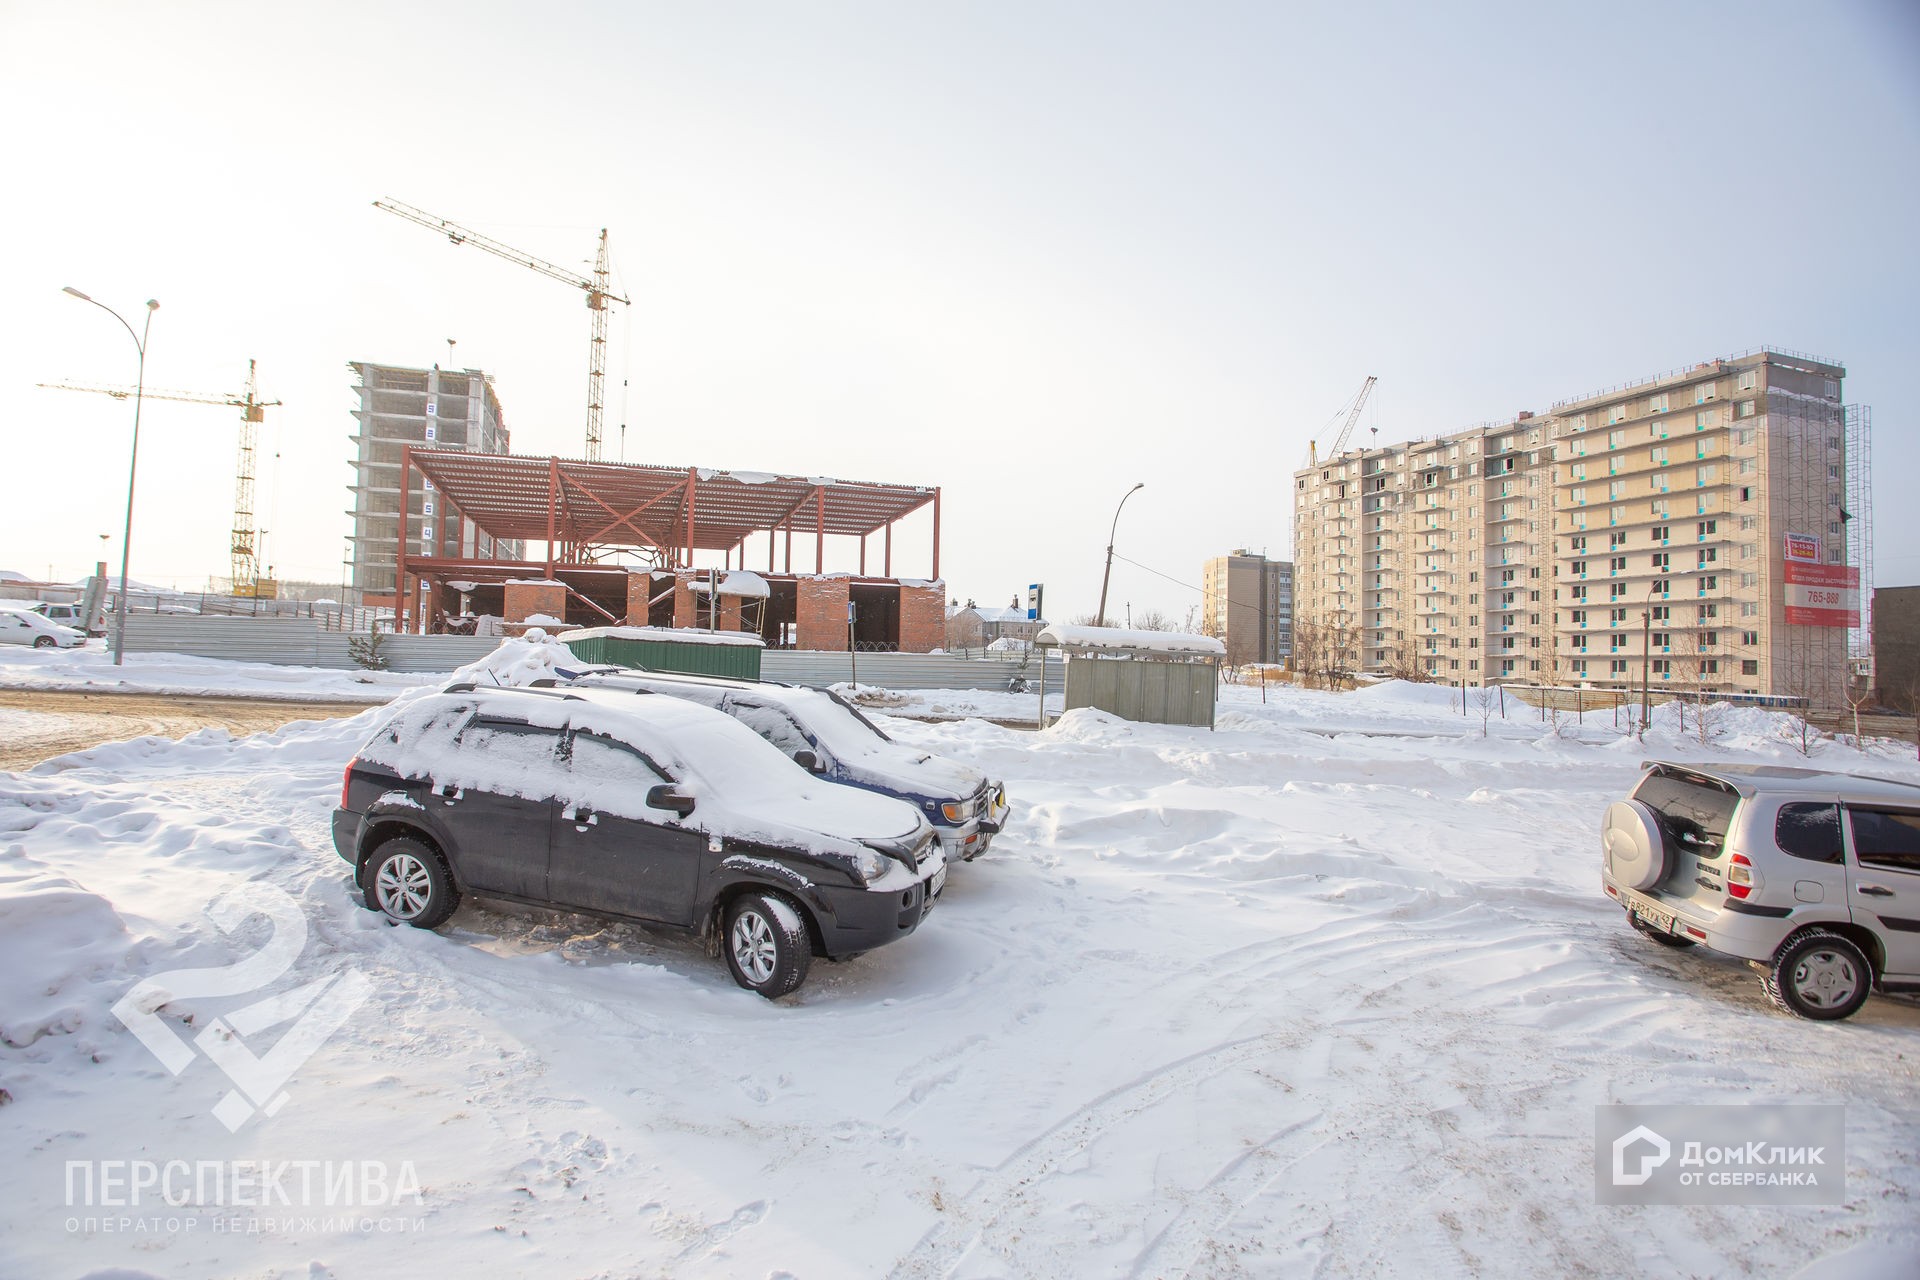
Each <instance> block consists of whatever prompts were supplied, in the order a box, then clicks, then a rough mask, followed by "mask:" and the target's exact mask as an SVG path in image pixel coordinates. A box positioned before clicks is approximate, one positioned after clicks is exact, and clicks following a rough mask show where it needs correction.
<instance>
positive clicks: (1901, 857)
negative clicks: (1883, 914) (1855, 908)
mask: <svg viewBox="0 0 1920 1280" xmlns="http://www.w3.org/2000/svg"><path fill="white" fill-rule="evenodd" d="M1847 819H1848V821H1849V823H1850V825H1851V826H1852V827H1853V856H1854V858H1855V859H1856V860H1857V861H1858V862H1859V863H1860V865H1861V866H1863V867H1878V868H1880V869H1882V870H1886V871H1904V872H1908V873H1910V874H1915V875H1920V812H1909V811H1904V810H1900V809H1857V808H1854V807H1852V806H1851V805H1850V806H1848V808H1847Z"/></svg>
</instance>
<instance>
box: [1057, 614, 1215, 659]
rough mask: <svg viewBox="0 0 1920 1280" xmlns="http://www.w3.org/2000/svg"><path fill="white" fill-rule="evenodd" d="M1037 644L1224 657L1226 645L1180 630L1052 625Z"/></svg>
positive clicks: (1207, 637) (1213, 639)
mask: <svg viewBox="0 0 1920 1280" xmlns="http://www.w3.org/2000/svg"><path fill="white" fill-rule="evenodd" d="M1034 643H1035V644H1039V645H1087V646H1092V647H1095V648H1101V649H1148V650H1152V651H1154V652H1157V653H1198V654H1214V655H1217V656H1222V657H1224V656H1225V655H1226V652H1227V646H1225V645H1224V644H1222V643H1220V641H1218V640H1216V639H1215V638H1214V637H1212V636H1195V635H1187V634H1185V633H1183V632H1179V631H1130V630H1128V629H1127V628H1125V627H1075V626H1069V625H1067V624H1065V623H1058V622H1056V623H1053V624H1052V625H1050V626H1048V627H1047V628H1046V629H1045V630H1044V631H1042V632H1041V633H1040V634H1039V635H1038V636H1036V637H1035V638H1034Z"/></svg>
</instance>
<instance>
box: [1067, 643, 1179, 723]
mask: <svg viewBox="0 0 1920 1280" xmlns="http://www.w3.org/2000/svg"><path fill="white" fill-rule="evenodd" d="M1215 682H1216V677H1215V675H1214V668H1213V666H1212V664H1210V663H1205V662H1143V661H1132V660H1124V659H1111V658H1092V657H1081V658H1075V659H1074V660H1072V661H1071V662H1069V663H1068V664H1067V696H1066V707H1067V709H1068V710H1072V709H1073V708H1075V707H1094V708H1097V709H1098V710H1101V711H1105V712H1107V713H1109V714H1111V715H1116V716H1119V717H1120V718H1121V719H1122V720H1134V721H1138V722H1140V723H1142V724H1188V725H1196V726H1198V727H1200V728H1211V727H1212V726H1213V707H1214V696H1215V691H1216V683H1215ZM1048 683H1049V684H1051V683H1052V677H1051V676H1049V677H1048Z"/></svg>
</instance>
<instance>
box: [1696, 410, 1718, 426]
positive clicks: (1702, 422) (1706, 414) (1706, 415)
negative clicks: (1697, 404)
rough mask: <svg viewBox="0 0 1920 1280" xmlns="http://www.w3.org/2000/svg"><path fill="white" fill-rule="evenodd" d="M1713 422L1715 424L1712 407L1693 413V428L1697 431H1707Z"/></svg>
mask: <svg viewBox="0 0 1920 1280" xmlns="http://www.w3.org/2000/svg"><path fill="white" fill-rule="evenodd" d="M1713 424H1714V413H1713V410H1711V409H1702V410H1700V412H1698V413H1696V414H1694V415H1693V429H1694V430H1695V431H1705V430H1706V429H1707V428H1708V427H1710V426H1712V425H1713Z"/></svg>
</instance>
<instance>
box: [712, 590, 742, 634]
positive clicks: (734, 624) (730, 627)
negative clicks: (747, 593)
mask: <svg viewBox="0 0 1920 1280" xmlns="http://www.w3.org/2000/svg"><path fill="white" fill-rule="evenodd" d="M740 604H741V600H740V597H739V596H721V597H720V626H719V628H718V629H719V630H721V631H738V630H740Z"/></svg>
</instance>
